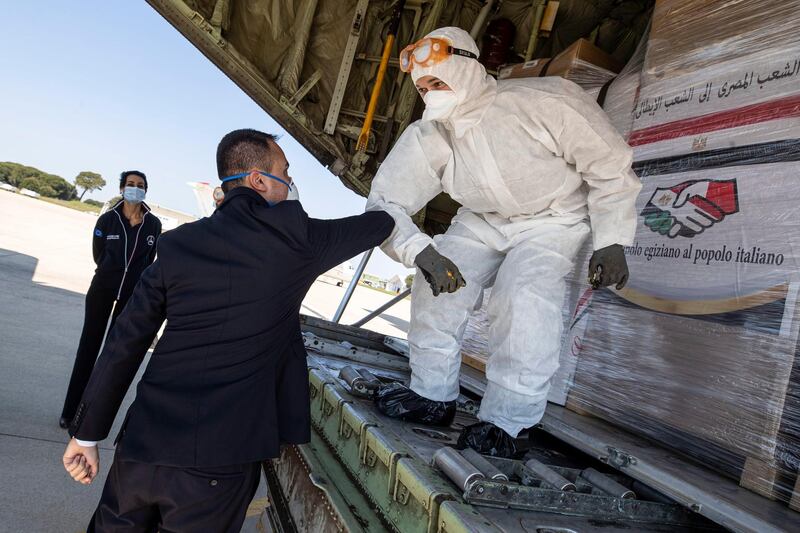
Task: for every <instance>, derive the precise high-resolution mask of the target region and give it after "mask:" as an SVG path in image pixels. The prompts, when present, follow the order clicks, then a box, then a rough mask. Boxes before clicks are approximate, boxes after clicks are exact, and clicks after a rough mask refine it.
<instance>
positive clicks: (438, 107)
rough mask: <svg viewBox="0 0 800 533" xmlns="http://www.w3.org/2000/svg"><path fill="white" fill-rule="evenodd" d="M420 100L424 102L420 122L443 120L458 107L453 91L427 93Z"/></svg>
mask: <svg viewBox="0 0 800 533" xmlns="http://www.w3.org/2000/svg"><path fill="white" fill-rule="evenodd" d="M422 100H423V101H424V102H425V112H424V113H422V120H445V119H447V118H448V117H449V116H450V115H451V114H452V113H453V110H454V109H455V108H456V106H457V105H458V97H457V96H456V93H455V92H453V91H428V92H427V93H425V96H423V97H422Z"/></svg>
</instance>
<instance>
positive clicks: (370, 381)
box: [339, 366, 380, 398]
mask: <svg viewBox="0 0 800 533" xmlns="http://www.w3.org/2000/svg"><path fill="white" fill-rule="evenodd" d="M339 378H341V379H342V380H343V381H344V382H345V383H347V385H348V386H349V387H350V391H351V392H352V393H353V394H356V395H358V396H364V397H367V398H369V397H371V396H372V393H373V392H375V389H377V388H378V386H379V385H380V381H379V380H378V378H376V377H375V376H374V375H373V374H372V373H370V372H368V371H366V370H362V369H360V368H359V369H357V368H354V367H352V366H345V367H343V368H342V369H341V370H339Z"/></svg>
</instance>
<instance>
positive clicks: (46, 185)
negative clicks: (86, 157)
mask: <svg viewBox="0 0 800 533" xmlns="http://www.w3.org/2000/svg"><path fill="white" fill-rule="evenodd" d="M0 181H5V182H6V183H8V184H10V185H13V186H14V187H17V188H19V189H30V190H31V191H34V192H38V193H39V194H41V195H42V196H46V197H48V198H58V199H60V200H67V201H69V200H76V199H80V200H83V195H84V194H86V192H90V191H93V190H97V189H100V188H102V187H103V186H105V184H106V182H105V180H104V179H103V178H102V177H101V176H100V174H97V173H95V172H88V171H84V172H81V173H80V174H78V176H77V177H76V178H75V185H77V186H78V187H80V188H81V189H83V192H82V193H81V196H80V198H78V192H77V190H76V187H75V185H73V184H72V183H70V182H68V181H67V180H65V179H64V178H62V177H61V176H56V175H55V174H48V173H47V172H42V171H41V170H39V169H38V168H34V167H29V166H25V165H21V164H19V163H11V162H4V163H0ZM87 202H88V201H87Z"/></svg>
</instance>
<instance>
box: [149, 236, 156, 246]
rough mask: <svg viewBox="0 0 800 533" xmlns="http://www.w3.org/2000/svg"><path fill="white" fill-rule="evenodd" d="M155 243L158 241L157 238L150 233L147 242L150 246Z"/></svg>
mask: <svg viewBox="0 0 800 533" xmlns="http://www.w3.org/2000/svg"><path fill="white" fill-rule="evenodd" d="M155 243H156V238H155V237H153V236H152V235H148V236H147V244H148V245H149V246H153V245H154V244H155Z"/></svg>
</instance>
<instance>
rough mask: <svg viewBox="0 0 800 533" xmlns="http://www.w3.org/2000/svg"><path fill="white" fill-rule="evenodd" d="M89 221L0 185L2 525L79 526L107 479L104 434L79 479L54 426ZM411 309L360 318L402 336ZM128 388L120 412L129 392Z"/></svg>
mask: <svg viewBox="0 0 800 533" xmlns="http://www.w3.org/2000/svg"><path fill="white" fill-rule="evenodd" d="M95 221H96V216H94V215H92V214H87V213H81V212H78V211H74V210H71V209H68V208H65V207H61V206H57V205H53V204H49V203H46V202H43V201H40V200H35V199H32V198H27V197H24V196H21V195H18V194H14V193H10V192H6V191H0V466H2V469H3V471H4V474H5V483H4V485H5V486H4V489H3V490H2V491H0V533H11V532H14V533H16V532H19V531H43V532H44V531H54V532H56V531H57V532H65V533H75V532H81V531H84V530H85V527H86V524H87V523H88V520H89V518H90V516H91V513H92V511H93V510H94V508H95V506H96V504H97V501H98V499H99V497H100V492H101V490H102V484H103V482H104V481H105V475H106V473H107V471H108V466H109V464H110V461H111V458H112V454H113V448H112V446H111V442H110V439H109V440H107V441H105V442H104V443H102V444H101V446H100V449H101V475H100V477H99V478H98V479H97V480H96V481H95V482H94V483H93V484H92V485H90V486H88V487H86V486H82V485H78V484H77V483H74V482H73V481H72V480H71V479H69V477H68V476H67V474H66V472H65V471H64V469H63V467H62V465H61V455H62V453H63V451H64V446H65V445H66V442H67V438H68V437H67V434H66V432H65V431H64V430H62V429H60V428H59V427H58V416H59V413H60V410H61V404H62V402H63V399H64V393H65V391H66V386H67V381H68V379H69V373H70V370H71V368H72V362H73V358H74V355H75V349H76V347H77V344H78V338H79V337H80V330H81V326H82V323H83V301H84V294H85V292H86V289H87V288H88V287H89V283H90V281H91V278H92V274H93V271H94V263H93V262H92V257H91V235H92V229H93V227H94V224H95ZM344 290H345V289H344V288H342V287H336V286H335V285H332V284H329V283H325V282H319V281H318V282H316V283H315V284H314V286H313V287H312V289H311V290H310V291H309V294H308V296H307V298H306V300H305V301H304V303H303V310H302V312H303V313H307V314H309V315H311V316H315V317H318V318H328V319H329V318H330V317H332V315H333V313H334V312H335V310H336V308H337V306H338V304H339V301H340V299H341V297H342V295H343V294H344ZM391 297H392V296H391V295H389V294H385V293H382V292H378V291H375V290H372V289H368V288H365V287H358V288H357V289H356V291H355V293H354V295H353V298H352V300H351V302H350V304H349V306H348V308H347V311H346V312H345V314H344V316H343V320H342V323H345V324H349V323H352V322H355V321H356V320H358V319H359V318H361V317H363V316H364V315H366V314H367V313H369V312H371V311H372V310H374V309H376V308H377V307H378V306H380V305H382V304H383V303H385V302H386V301H388V300H389V299H390V298H391ZM409 313H410V307H409V301H408V300H403V301H401V302H400V303H398V304H397V305H396V306H394V307H392V308H391V309H389V310H388V311H387V312H386V313H384V314H382V315H381V316H380V317H378V318H376V319H374V320H373V321H371V322H370V323H368V324H367V326H366V327H367V328H369V329H373V330H375V331H379V332H381V333H384V334H389V335H394V336H399V337H405V336H406V331H407V329H408V320H409ZM145 364H146V361H145ZM143 366H144V365H143ZM140 374H141V371H140ZM137 379H138V377H137ZM133 390H134V388H133V387H132V388H131V391H133ZM131 391H129V393H128V396H127V397H126V399H125V402H124V404H123V408H122V409H121V410H120V413H122V414H124V412H125V410H127V407H128V406H129V405H130V402H131V401H132V400H133V394H132V392H131ZM121 419H122V415H119V416H118V417H117V422H116V424H115V427H114V429H113V430H112V433H111V434H112V435H115V434H116V431H117V427H118V425H119V423H120V421H121ZM264 497H265V494H264V489H263V487H262V488H261V489H260V490H259V494H258V495H257V501H256V502H255V505H253V506H251V509H252V513H251V514H252V516H251V518H250V519H248V523H247V524H246V526H245V528H246V530H247V531H251V530H252V531H255V530H257V529H258V527H257V524H256V519H257V518H258V515H259V509H258V504H259V503H260V504H261V505H262V507H263V503H264V502H265V499H264Z"/></svg>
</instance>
